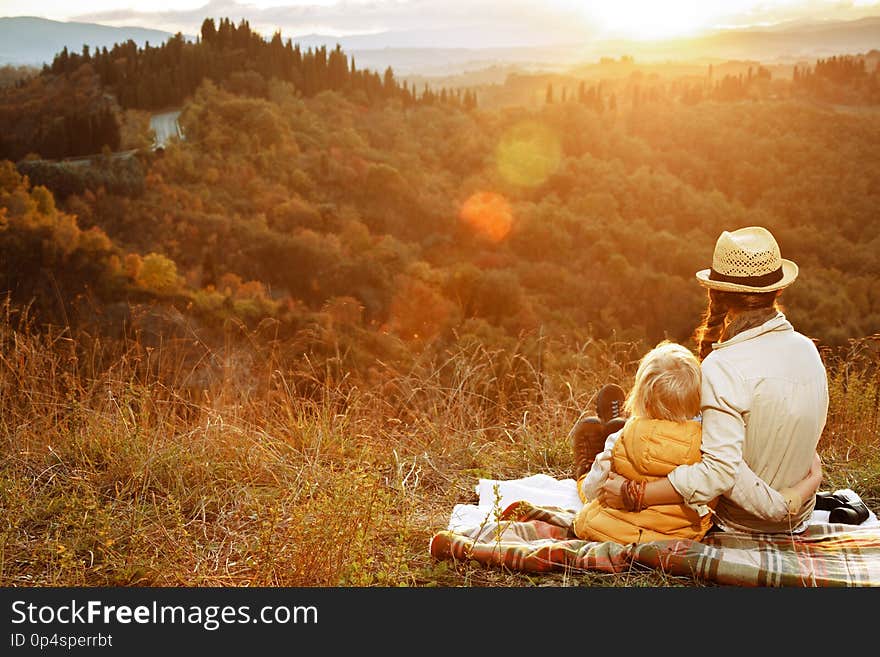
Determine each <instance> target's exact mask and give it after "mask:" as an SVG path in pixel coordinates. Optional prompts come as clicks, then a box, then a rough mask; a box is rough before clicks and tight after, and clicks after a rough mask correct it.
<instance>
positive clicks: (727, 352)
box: [600, 227, 828, 533]
mask: <svg viewBox="0 0 880 657" xmlns="http://www.w3.org/2000/svg"><path fill="white" fill-rule="evenodd" d="M797 275H798V268H797V265H795V263H794V262H791V261H790V260H784V259H782V257H781V256H780V252H779V246H778V245H777V243H776V240H775V239H774V237H773V235H772V234H771V233H770V232H769V231H768V230H767V229H765V228H761V227H748V228H742V229H740V230H736V231H732V232H727V231H725V232H723V233H722V234H721V236H720V237H719V238H718V241H717V243H716V245H715V252H714V255H713V258H712V268H711V269H706V270H703V271H700V272H697V274H696V277H697V280H698V281H699V282H700V284H702V285H703V286H705V287H706V288H708V295H709V305H708V308H707V310H706V313H705V316H704V318H703V323H702V325H701V326H700V327H699V328H698V329H697V332H696V338H697V341H698V344H699V357H700V359H701V371H702V379H703V381H702V389H701V413H702V423H703V442H702V459H701V460H700V461H699V462H697V463H694V464H691V465H681V466H679V467H677V468H675V469H674V470H673V471H672V472H670V473H669V474H668V475H667V476H666V477H665V478H662V479H659V480H657V481H652V482H650V483H649V484H648V485H647V487H646V488H645V490H644V494H643V497H642V498H641V506H642V508H644V507H648V506H653V505H657V504H680V503H685V504H688V505H689V506H691V508H693V509H694V510H696V511H697V512H698V513H699V514H700V515H701V516H702V515H704V514H706V513H709V508H708V507H707V504H708V503H709V502H711V501H712V500H714V499H716V498H717V497H718V496H721V498H720V499H718V500H717V505H716V506H715V509H714V514H715V524H716V526H717V527H718V528H719V529H722V530H736V531H748V532H762V533H780V532H798V531H801V530H802V529H803V528H804V527H805V526H806V521H807V520H808V519H809V517H810V515H811V514H812V511H813V508H814V504H815V492H816V490H817V489H818V487H819V484H820V482H821V467H820V464H819V461H818V456H817V455H816V446H817V444H818V442H819V438H820V436H821V435H822V431H823V429H824V427H825V420H826V416H827V412H828V381H827V375H826V372H825V367H824V365H823V364H822V360H821V358H820V356H819V352H818V350H817V349H816V347H815V345H814V344H813V342H812V341H811V340H809V339H808V338H806V337H805V336H803V335H801V334H800V333H798V332H796V331H795V330H794V328H793V327H792V325H791V324H790V323H789V322H788V320H787V319H786V318H785V315H784V314H783V313H782V312H781V310H780V308H779V305H778V297H779V295H780V294H781V292H782V290H784V289H785V288H786V287H788V286H789V285H791V284H792V283H793V282H794V281H795V279H796V278H797ZM805 482H812V483H811V484H810V485H807V486H806V487H805V486H804V483H805ZM626 483H627V481H626V480H625V479H623V478H622V477H620V476H617V475H614V474H613V473H612V474H610V475H609V477H608V479H607V480H606V482H605V484H604V485H603V487H602V491H601V492H600V498H601V499H602V500H603V502H604V503H605V504H606V505H608V506H611V507H614V508H618V509H624V508H627V507H626V506H625V505H624V500H623V497H622V490H621V489H622V487H623V486H624V485H625V484H626ZM780 508H783V509H787V513H780V512H779V509H780Z"/></svg>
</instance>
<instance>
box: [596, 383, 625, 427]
mask: <svg viewBox="0 0 880 657" xmlns="http://www.w3.org/2000/svg"><path fill="white" fill-rule="evenodd" d="M625 400H626V393H625V392H624V391H623V388H621V387H620V386H619V385H617V384H616V383H608V384H606V385H604V386H602V388H601V389H600V390H599V394H597V395H596V415H598V416H599V421H600V422H601V423H602V424H608V423H609V422H611V420H614V419H616V418H619V417H623V402H624V401H625Z"/></svg>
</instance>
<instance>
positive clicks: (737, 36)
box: [292, 16, 880, 76]
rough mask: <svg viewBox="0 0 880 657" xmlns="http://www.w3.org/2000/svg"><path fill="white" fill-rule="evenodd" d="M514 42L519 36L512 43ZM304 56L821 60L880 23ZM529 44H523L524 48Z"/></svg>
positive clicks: (867, 46)
mask: <svg viewBox="0 0 880 657" xmlns="http://www.w3.org/2000/svg"><path fill="white" fill-rule="evenodd" d="M509 38H510V40H512V39H513V38H514V35H509ZM292 39H293V41H294V42H295V43H299V44H300V46H301V47H302V48H309V47H312V48H314V47H320V46H322V45H326V46H328V47H330V48H334V47H335V46H336V44H337V43H338V44H339V45H341V46H342V48H343V49H344V50H345V51H346V52H347V53H349V54H351V55H353V56H354V57H355V59H356V60H357V62H358V64H359V65H363V66H366V67H369V68H374V69H378V70H381V69H383V68H385V67H386V66H392V67H393V68H394V70H395V71H397V72H398V73H401V74H404V75H419V74H421V75H436V76H441V75H447V74H454V73H460V72H463V71H473V70H476V69H481V68H486V67H490V66H509V65H517V66H520V67H523V68H542V69H550V68H557V67H563V66H566V65H571V64H575V63H580V62H584V61H588V60H598V59H599V58H600V57H605V56H611V57H616V56H620V55H624V54H627V55H633V56H635V57H636V58H637V59H638V60H642V61H645V60H661V61H665V60H669V59H676V60H682V59H686V60H693V59H706V60H715V59H747V60H756V61H778V60H790V61H795V60H800V59H816V58H820V57H827V56H830V55H836V54H855V53H864V52H868V51H870V50H872V49H876V48H878V46H880V16H874V17H868V18H862V19H859V20H852V21H811V20H798V21H790V22H785V23H778V24H776V25H771V26H766V27H750V28H738V29H733V28H731V29H720V30H716V31H713V32H709V33H707V34H704V35H701V36H698V37H693V38H687V39H671V40H666V41H628V40H612V39H605V38H598V37H597V38H588V39H583V40H581V41H580V42H577V43H572V42H569V43H557V44H555V45H553V44H545V45H535V44H530V45H519V46H517V45H515V44H514V43H511V44H510V45H506V46H499V45H498V44H493V45H491V46H487V47H481V46H480V45H479V39H478V38H475V35H472V34H466V35H463V34H457V35H448V34H446V32H444V31H442V30H423V31H410V32H399V31H398V32H381V33H376V34H363V35H352V36H342V37H334V36H328V35H323V34H307V35H302V36H295V37H292ZM523 43H525V42H523Z"/></svg>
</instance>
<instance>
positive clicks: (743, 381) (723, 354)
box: [702, 313, 828, 532]
mask: <svg viewBox="0 0 880 657" xmlns="http://www.w3.org/2000/svg"><path fill="white" fill-rule="evenodd" d="M702 370H703V432H704V440H705V439H706V437H707V436H711V435H712V434H713V432H715V431H721V432H723V431H724V430H725V428H726V426H727V425H729V423H730V421H731V417H730V414H731V412H739V413H740V414H741V418H742V420H741V421H743V422H744V424H745V438H744V441H743V445H742V455H743V459H744V461H745V462H746V463H748V464H749V467H750V468H751V469H752V470H753V471H754V473H755V474H756V475H757V476H758V477H760V478H761V479H763V480H764V481H765V482H767V483H768V484H769V485H770V486H772V487H773V488H775V489H776V490H781V489H783V488H786V487H789V486H792V485H794V484H795V483H796V482H798V481H799V480H801V479H802V478H803V477H804V476H805V475H806V473H807V471H808V470H809V469H810V464H811V463H812V460H813V456H814V454H815V451H816V445H817V443H818V442H819V438H820V437H821V435H822V431H823V429H824V427H825V421H826V416H827V412H828V383H827V376H826V372H825V367H824V365H823V364H822V360H821V358H820V356H819V352H818V350H817V349H816V347H815V345H814V344H813V343H812V342H811V341H810V340H809V339H808V338H806V337H804V336H803V335H801V334H800V333H797V332H796V331H794V329H793V328H792V326H791V324H790V323H789V322H788V321H787V320H786V319H785V316H784V315H783V314H782V313H779V314H778V315H777V316H776V317H775V318H773V319H771V320H769V321H768V322H766V323H764V324H763V325H761V326H759V327H756V328H753V329H750V330H748V331H744V332H743V333H740V334H738V335H736V336H734V337H733V338H731V339H730V340H728V341H726V342H723V343H721V344H719V345H717V346H716V348H715V349H714V350H713V352H712V353H711V354H710V355H709V356H708V357H707V358H706V359H705V360H704V361H703V364H702ZM710 440H711V438H710ZM716 512H717V513H718V517H719V520H721V522H722V523H724V524H725V525H728V526H729V527H731V528H740V529H747V530H749V531H770V532H778V531H785V530H787V529H789V526H790V525H792V526H797V525H798V524H800V523H801V522H802V521H803V520H805V519H806V518H807V517H808V516H809V515H810V513H811V512H812V505H807V506H806V507H804V509H803V510H802V511H801V514H800V516H798V517H791V518H790V519H787V520H785V521H783V523H777V522H771V521H766V520H761V519H759V518H756V517H754V516H753V515H751V514H750V513H748V512H746V511H745V510H743V509H741V508H739V507H738V506H737V505H736V504H735V503H734V502H732V501H731V500H730V499H724V498H723V499H721V500H720V501H719V503H718V506H717V508H716ZM782 525H785V526H782Z"/></svg>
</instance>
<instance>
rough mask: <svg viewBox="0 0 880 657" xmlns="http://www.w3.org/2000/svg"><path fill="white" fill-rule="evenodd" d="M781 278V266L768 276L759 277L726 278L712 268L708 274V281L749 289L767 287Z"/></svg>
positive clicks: (726, 276)
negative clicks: (745, 286)
mask: <svg viewBox="0 0 880 657" xmlns="http://www.w3.org/2000/svg"><path fill="white" fill-rule="evenodd" d="M782 277H783V273H782V267H781V266H780V267H779V269H777V270H776V271H771V272H770V273H769V274H762V275H761V276H728V275H727V274H720V273H718V272H717V271H715V269H714V268H713V269H712V270H711V271H710V272H709V280H710V281H719V282H723V283H735V284H736V285H748V286H749V287H767V286H768V285H773V284H774V283H778V282H779V281H781V280H782Z"/></svg>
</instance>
